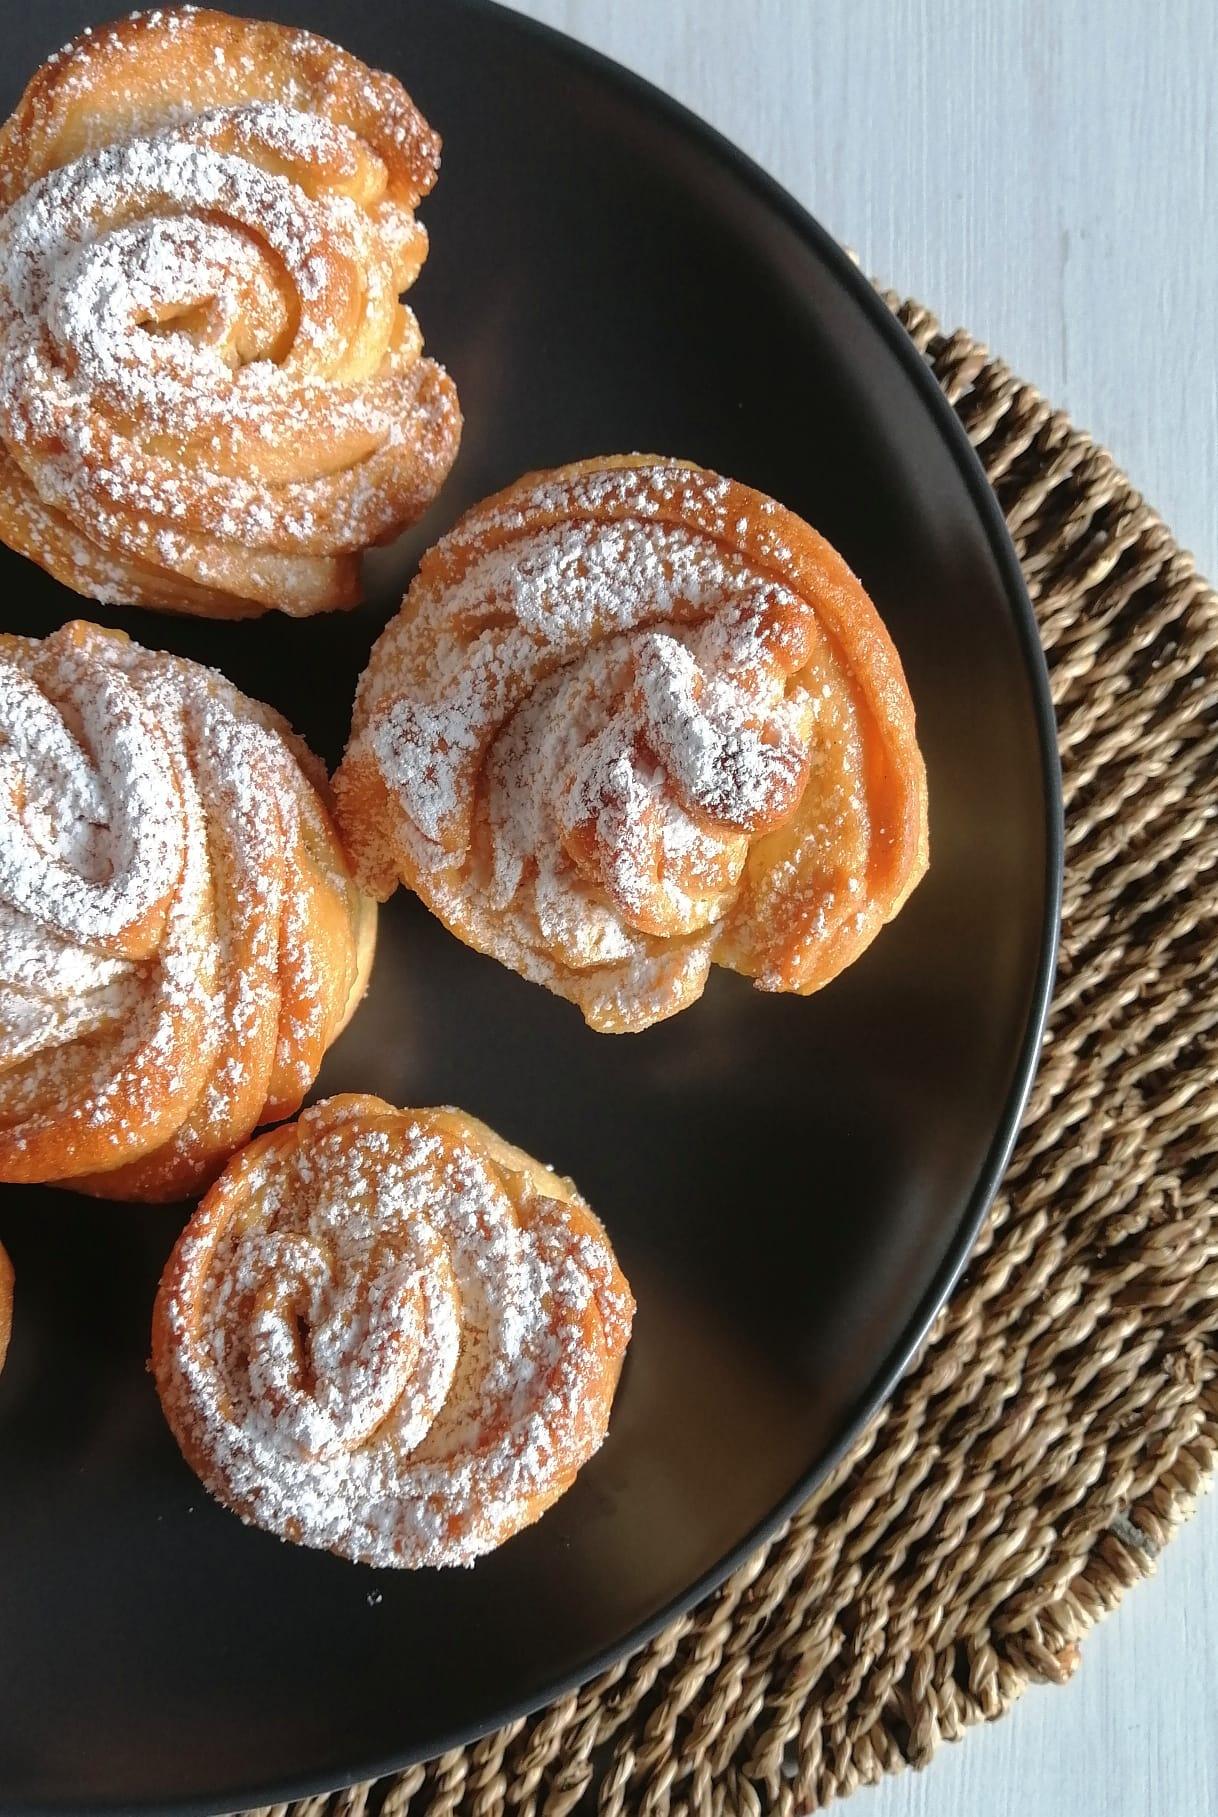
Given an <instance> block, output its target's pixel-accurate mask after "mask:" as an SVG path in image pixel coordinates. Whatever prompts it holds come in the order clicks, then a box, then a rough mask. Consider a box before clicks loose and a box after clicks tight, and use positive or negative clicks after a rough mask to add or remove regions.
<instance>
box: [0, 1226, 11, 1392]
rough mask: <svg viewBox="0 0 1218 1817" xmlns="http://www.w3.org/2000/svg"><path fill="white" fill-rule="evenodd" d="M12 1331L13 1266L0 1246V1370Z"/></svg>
mask: <svg viewBox="0 0 1218 1817" xmlns="http://www.w3.org/2000/svg"><path fill="white" fill-rule="evenodd" d="M12 1330H13V1264H12V1263H11V1262H10V1261H9V1259H8V1256H7V1254H6V1253H5V1250H4V1248H3V1246H2V1245H0V1369H3V1368H4V1359H5V1357H6V1356H7V1355H8V1341H9V1338H10V1337H11V1335H12Z"/></svg>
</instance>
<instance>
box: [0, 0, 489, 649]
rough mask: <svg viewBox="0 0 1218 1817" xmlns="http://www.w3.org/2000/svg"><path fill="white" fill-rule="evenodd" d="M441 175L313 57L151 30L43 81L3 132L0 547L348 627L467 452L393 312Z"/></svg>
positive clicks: (194, 600)
mask: <svg viewBox="0 0 1218 1817" xmlns="http://www.w3.org/2000/svg"><path fill="white" fill-rule="evenodd" d="M438 167H439V139H438V137H437V135H436V134H435V133H434V132H433V131H432V130H431V128H430V127H429V126H428V125H427V122H426V121H425V120H424V119H423V117H422V116H421V114H420V113H419V111H418V109H417V108H416V107H415V106H414V104H413V102H412V101H411V99H410V97H409V96H408V95H407V93H406V91H405V90H404V89H403V88H402V86H401V84H400V83H399V82H397V81H396V80H395V79H394V78H393V77H392V76H389V75H386V74H384V73H383V72H379V71H374V70H370V69H368V68H367V67H365V65H364V64H362V63H360V62H359V61H358V59H357V58H355V57H352V56H350V55H349V54H348V53H347V52H346V51H343V50H340V49H339V48H338V46H337V45H334V44H331V43H329V42H328V41H327V40H326V39H324V38H319V37H316V36H315V35H313V34H312V33H309V32H303V31H294V30H290V29H289V28H287V27H285V26H280V25H272V24H265V23H261V22H258V21H255V20H245V19H237V18H233V17H230V16H229V15H228V14H225V13H218V12H211V11H206V10H200V11H195V10H192V9H190V8H181V9H178V8H165V9H158V10H157V11H155V12H148V13H142V14H135V15H132V16H131V17H129V18H126V19H122V20H120V21H118V22H117V23H116V24H113V25H109V26H105V27H102V28H98V29H95V30H92V31H90V32H87V33H85V34H83V35H82V36H81V37H79V38H77V39H76V40H75V41H74V42H73V43H72V44H70V45H68V46H67V47H66V48H65V49H64V50H62V51H60V52H59V53H58V54H57V55H56V56H54V57H51V58H49V59H48V61H47V62H46V63H45V64H44V65H43V66H42V68H41V69H40V70H39V71H38V72H37V73H36V75H35V76H34V78H33V79H32V81H31V82H30V84H29V86H28V88H27V89H26V91H25V94H24V95H23V97H22V99H21V101H20V102H19V104H18V106H17V108H16V111H15V112H14V113H13V115H12V117H11V118H10V119H9V120H8V122H7V123H6V124H5V125H4V127H3V128H0V208H3V211H4V212H3V213H2V214H0V538H2V539H3V540H4V541H5V542H7V543H8V544H9V545H10V546H11V547H12V548H15V549H18V550H20V551H21V552H22V553H24V554H26V555H28V556H30V557H32V559H33V560H35V561H37V562H39V563H40V564H41V565H42V566H43V567H44V568H47V569H48V570H49V571H50V572H51V573H52V574H53V575H54V576H55V577H56V578H57V579H58V580H60V581H62V582H64V583H65V584H66V585H67V586H69V587H72V588H74V589H75V590H76V591H77V592H79V593H84V594H86V595H90V596H92V597H94V598H98V599H105V600H110V601H121V602H125V603H131V604H137V605H145V606H159V607H164V608H169V609H173V610H178V611H183V612H196V613H201V614H206V615H210V616H221V617H242V616H248V615H250V614H253V613H258V612H263V611H266V610H269V609H271V608H276V609H278V610H280V611H283V612H288V613H291V614H296V615H302V614H307V613H311V612H317V611H322V610H325V609H326V608H330V607H338V606H349V605H351V604H353V603H354V602H355V601H356V600H357V599H358V598H359V596H360V578H359V575H360V555H361V552H362V551H363V550H364V549H366V548H367V547H368V546H369V545H370V544H373V543H376V542H382V541H385V540H387V539H389V538H391V537H393V536H395V535H396V534H397V533H398V531H399V530H401V529H402V528H403V527H404V526H405V525H407V524H409V523H412V522H413V521H414V520H415V519H416V518H417V517H418V516H419V515H420V514H421V513H422V512H423V511H424V510H425V509H426V508H427V506H428V505H429V504H430V502H431V500H432V499H433V498H434V496H435V494H436V492H437V491H438V489H439V487H440V485H441V484H442V482H443V480H444V478H445V476H446V474H447V473H448V470H449V468H450V467H451V465H452V463H453V460H454V459H455V457H456V452H457V446H458V442H459V438H460V427H461V419H460V411H459V409H458V405H457V396H456V391H455V389H454V387H453V384H452V381H451V380H450V379H449V377H448V375H447V373H445V372H444V370H443V369H442V368H441V367H440V366H437V365H436V364H435V363H434V361H432V360H429V359H425V358H424V357H423V355H422V336H421V334H420V331H419V326H418V323H417V321H416V319H415V317H414V315H413V313H412V311H411V310H410V309H409V308H408V307H407V306H406V305H405V304H404V303H403V302H401V301H400V293H401V292H402V291H404V290H405V289H407V288H408V287H409V286H410V285H411V284H412V283H413V282H414V279H415V278H416V276H417V275H418V272H419V269H420V267H421V265H422V264H423V261H424V259H425V257H426V253H427V237H426V234H425V232H424V230H423V228H422V226H421V225H420V223H419V222H418V221H417V220H416V218H415V209H416V207H417V205H418V203H419V201H420V200H421V198H422V197H423V196H425V195H426V193H427V192H428V190H430V188H431V187H432V184H433V183H434V181H435V178H436V173H437V170H438Z"/></svg>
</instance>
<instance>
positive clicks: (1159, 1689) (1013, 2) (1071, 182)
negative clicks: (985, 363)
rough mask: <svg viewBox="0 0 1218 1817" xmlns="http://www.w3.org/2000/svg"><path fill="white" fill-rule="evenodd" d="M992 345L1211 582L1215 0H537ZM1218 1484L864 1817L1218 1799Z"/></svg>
mask: <svg viewBox="0 0 1218 1817" xmlns="http://www.w3.org/2000/svg"><path fill="white" fill-rule="evenodd" d="M517 4H518V5H519V6H520V10H522V11H525V12H529V13H531V14H533V15H534V16H535V17H537V18H540V19H544V20H546V21H547V22H548V23H549V24H551V25H556V26H558V27H560V28H561V29H563V30H565V31H568V32H570V33H572V34H573V35H574V36H575V37H578V38H583V39H584V40H585V41H587V42H588V43H590V44H594V45H596V46H597V48H598V49H600V50H603V51H606V52H608V54H609V55H610V56H613V57H616V58H617V59H618V61H619V62H622V63H626V64H628V65H629V66H630V67H631V68H632V69H635V70H637V71H638V72H639V73H640V74H641V75H644V76H647V77H649V78H650V79H651V80H652V81H653V82H656V83H658V84H659V85H660V86H661V87H662V88H665V89H667V90H668V91H669V93H671V94H673V95H676V96H677V97H678V99H680V100H682V101H684V102H685V103H686V104H687V105H688V106H690V107H692V108H693V109H694V110H695V112H697V113H700V114H702V115H703V116H704V117H705V118H706V119H708V120H710V121H711V122H712V123H713V124H714V125H715V126H717V127H718V128H719V129H720V130H721V131H722V132H725V133H726V134H727V135H728V136H729V137H730V138H732V139H734V140H735V141H736V143H737V144H739V145H741V146H742V147H743V148H744V149H745V150H746V151H748V152H750V153H751V154H752V155H753V157H755V158H757V159H758V160H759V162H760V163H762V164H764V165H765V166H766V167H767V169H769V170H770V171H771V172H772V173H773V174H774V175H775V176H777V177H778V178H779V179H780V181H781V182H783V183H785V184H786V186H787V187H788V188H789V189H791V190H792V191H793V192H794V193H795V194H796V195H797V196H799V198H800V199H801V200H802V201H803V202H805V203H806V204H807V205H808V206H809V207H810V208H811V209H812V210H813V212H814V213H815V214H817V215H818V216H819V217H820V219H821V220H822V221H823V222H824V223H825V225H826V226H828V227H829V228H831V229H832V230H833V231H834V232H835V233H836V234H837V235H838V236H839V238H841V239H842V240H844V241H846V242H847V243H848V244H850V245H852V246H853V247H855V249H856V250H857V251H858V252H859V254H860V255H861V257H862V260H863V264H864V267H865V269H866V270H868V271H869V272H871V273H873V274H874V275H876V276H880V277H882V278H884V279H885V281H887V282H890V283H891V284H893V285H894V286H896V287H898V288H900V289H902V290H903V291H905V292H906V293H907V294H911V295H914V296H917V297H919V298H920V299H921V300H922V301H923V302H925V303H927V304H928V305H930V306H931V307H932V308H933V309H935V310H936V312H937V313H938V314H939V315H940V317H941V319H942V320H943V321H944V322H945V323H947V324H949V325H953V326H954V325H957V324H959V325H963V326H965V327H967V328H969V329H970V330H971V331H972V332H973V333H974V334H978V335H981V336H982V337H983V338H985V339H986V340H987V341H988V343H989V344H990V346H992V347H993V348H994V349H996V350H997V351H999V352H1000V353H1001V354H1002V355H1003V357H1004V358H1005V359H1007V360H1008V361H1009V362H1010V363H1011V364H1012V365H1013V366H1014V367H1015V369H1016V370H1017V371H1018V372H1020V373H1021V374H1022V375H1023V376H1024V377H1025V378H1028V379H1031V380H1032V381H1033V382H1034V383H1036V384H1037V385H1039V386H1040V388H1041V389H1042V390H1043V391H1044V392H1045V393H1046V395H1047V396H1049V397H1050V398H1051V399H1052V400H1053V401H1054V403H1057V404H1061V405H1064V406H1065V407H1066V408H1067V409H1068V410H1069V411H1070V412H1071V414H1072V415H1073V417H1074V419H1075V421H1076V422H1078V423H1079V424H1080V425H1082V426H1084V427H1086V428H1088V429H1090V430H1091V431H1092V432H1093V433H1094V434H1096V435H1097V436H1098V437H1099V438H1100V439H1101V440H1102V441H1103V442H1104V443H1106V445H1107V446H1108V447H1109V448H1111V449H1112V450H1113V452H1114V454H1115V455H1116V456H1117V458H1118V460H1120V462H1121V463H1122V465H1123V466H1124V467H1125V468H1126V470H1127V471H1128V472H1129V474H1130V475H1131V476H1132V478H1133V480H1134V483H1135V484H1136V485H1137V486H1138V487H1139V488H1140V489H1141V490H1142V491H1143V492H1144V493H1145V494H1146V496H1147V497H1148V498H1149V499H1150V500H1151V501H1152V502H1153V503H1154V504H1155V505H1156V506H1157V507H1158V508H1159V510H1160V511H1161V512H1162V513H1163V514H1164V516H1165V517H1166V518H1167V520H1168V522H1169V523H1170V524H1171V525H1172V527H1173V528H1174V530H1175V531H1176V534H1177V536H1178V537H1179V538H1180V540H1181V541H1182V542H1183V543H1185V545H1186V546H1188V547H1190V548H1192V549H1193V550H1194V552H1195V553H1196V555H1197V558H1198V561H1199V563H1200V564H1201V566H1202V567H1203V569H1205V570H1206V571H1207V572H1208V573H1210V574H1218V487H1216V480H1218V460H1216V454H1218V432H1216V420H1218V417H1216V408H1215V405H1216V392H1215V372H1216V366H1215V358H1214V348H1215V326H1216V321H1218V308H1216V296H1218V190H1216V186H1215V185H1216V177H1215V170H1216V160H1218V108H1216V104H1215V94H1216V92H1218V83H1216V78H1218V7H1216V6H1215V5H1214V3H1213V0H1167V4H1165V5H1162V6H1160V5H1157V4H1154V3H1153V0H517ZM1216 1550H1218V1496H1213V1497H1211V1498H1210V1499H1209V1500H1208V1501H1207V1502H1206V1503H1205V1504H1203V1506H1202V1508H1201V1510H1200V1512H1199V1513H1198V1515H1197V1517H1196V1519H1195V1521H1194V1522H1193V1523H1192V1524H1191V1525H1190V1526H1189V1527H1187V1528H1186V1529H1185V1530H1184V1531H1183V1533H1182V1534H1181V1535H1180V1536H1179V1538H1178V1539H1177V1540H1176V1541H1175V1543H1174V1544H1173V1545H1172V1546H1171V1547H1170V1548H1169V1550H1168V1552H1167V1553H1166V1554H1165V1556H1164V1558H1163V1560H1162V1563H1161V1565H1160V1569H1159V1576H1158V1580H1157V1581H1154V1582H1151V1583H1149V1584H1146V1585H1143V1586H1141V1587H1140V1588H1139V1589H1137V1590H1135V1591H1134V1592H1133V1593H1132V1595H1131V1596H1130V1598H1129V1600H1128V1601H1127V1602H1126V1604H1125V1606H1124V1607H1123V1608H1122V1610H1121V1611H1120V1613H1119V1614H1118V1615H1116V1616H1115V1617H1114V1618H1111V1619H1110V1620H1109V1621H1107V1622H1105V1623H1104V1624H1103V1625H1102V1626H1101V1627H1100V1628H1098V1629H1097V1630H1096V1631H1095V1632H1094V1633H1093V1634H1092V1635H1091V1637H1090V1638H1089V1639H1088V1640H1087V1642H1086V1643H1085V1644H1084V1649H1083V1663H1082V1666H1081V1667H1080V1669H1079V1671H1078V1673H1077V1675H1076V1676H1075V1678H1074V1680H1073V1682H1072V1683H1071V1684H1070V1685H1069V1686H1068V1687H1067V1688H1066V1689H1064V1690H1044V1689H1037V1690H1033V1691H1030V1692H1029V1693H1028V1695H1027V1697H1026V1698H1025V1699H1024V1701H1023V1703H1022V1705H1021V1706H1020V1708H1019V1709H1017V1710H1016V1711H1014V1712H1013V1713H1012V1714H1011V1715H1010V1716H1008V1717H1007V1718H1005V1719H1004V1720H1003V1721H1002V1722H999V1723H996V1724H994V1725H993V1726H992V1727H990V1728H987V1729H984V1730H979V1731H975V1732H974V1733H973V1734H971V1735H969V1736H968V1737H967V1738H966V1740H965V1741H964V1742H963V1743H962V1744H961V1745H960V1746H959V1747H955V1748H946V1749H944V1750H942V1751H941V1752H940V1754H939V1755H938V1756H937V1758H936V1760H935V1762H934V1764H933V1766H932V1767H931V1768H930V1769H929V1771H928V1772H926V1773H924V1774H913V1775H911V1774H907V1775H905V1776H903V1777H902V1778H901V1779H899V1780H893V1781H890V1782H889V1783H888V1784H886V1785H885V1786H883V1787H882V1788H881V1789H879V1790H878V1791H874V1792H873V1791H866V1792H861V1793H860V1794H859V1795H858V1796H857V1799H856V1800H855V1801H854V1802H853V1803H852V1804H851V1805H850V1806H849V1809H850V1810H851V1811H852V1812H853V1811H857V1812H858V1817H1218V1558H1216V1556H1215V1553H1216Z"/></svg>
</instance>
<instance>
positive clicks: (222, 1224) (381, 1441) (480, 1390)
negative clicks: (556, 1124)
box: [152, 1096, 634, 1566]
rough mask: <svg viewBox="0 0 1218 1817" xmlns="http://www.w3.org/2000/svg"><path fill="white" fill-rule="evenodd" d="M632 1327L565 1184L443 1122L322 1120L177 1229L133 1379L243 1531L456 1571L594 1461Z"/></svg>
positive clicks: (625, 1291)
mask: <svg viewBox="0 0 1218 1817" xmlns="http://www.w3.org/2000/svg"><path fill="white" fill-rule="evenodd" d="M633 1311H634V1305H633V1301H632V1299H631V1297H630V1291H629V1288H628V1287H627V1285H626V1282H625V1280H624V1279H623V1277H622V1275H621V1272H620V1270H619V1269H618V1266H617V1263H616V1261H615V1260H614V1256H613V1252H612V1250H611V1249H610V1247H609V1243H608V1240H607V1238H606V1236H605V1233H604V1231H603V1230H602V1228H601V1226H600V1224H599V1222H598V1220H597V1219H596V1218H595V1217H594V1216H593V1214H592V1212H591V1211H590V1210H589V1208H588V1206H587V1205H586V1204H585V1203H584V1202H583V1200H582V1199H581V1198H580V1197H579V1195H578V1193H577V1192H576V1191H575V1188H574V1187H573V1186H572V1184H571V1182H570V1181H569V1180H563V1179H560V1178H559V1177H558V1176H557V1175H556V1174H553V1173H551V1171H550V1170H549V1169H548V1168H546V1167H543V1166H542V1165H541V1164H540V1163H539V1162H537V1161H534V1160H532V1159H531V1158H530V1157H529V1156H528V1155H527V1154H524V1153H523V1152H522V1151H521V1150H519V1149H516V1148H512V1147H510V1146H509V1145H508V1144H507V1143H506V1142H504V1141H502V1140H501V1139H500V1137H498V1136H496V1135H495V1134H494V1133H493V1132H492V1131H491V1130H489V1129H487V1128H486V1127H485V1125H484V1124H481V1123H478V1122H476V1121H475V1120H474V1119H473V1118H472V1117H467V1116H465V1115H463V1114H462V1113H461V1112H460V1111H456V1110H395V1109H393V1108H392V1107H391V1106H390V1105H388V1104H385V1103H382V1102H381V1100H380V1099H378V1098H372V1097H365V1096H352V1097H342V1098H332V1099H329V1100H328V1101H326V1102H324V1103H321V1104H317V1105H314V1106H312V1107H311V1108H310V1109H309V1110H306V1111H304V1112H303V1113H302V1114H301V1116H300V1118H299V1119H298V1121H297V1122H295V1123H293V1124H287V1125H285V1126H284V1127H282V1128H280V1129H276V1130H272V1131H270V1132H268V1133H267V1134H266V1135H263V1136H260V1137H259V1138H258V1139H257V1140H256V1141H254V1142H252V1143H251V1144H250V1145H249V1147H248V1148H247V1149H246V1150H245V1151H244V1153H242V1154H241V1155H239V1156H238V1157H237V1158H236V1159H235V1160H234V1161H233V1162H232V1163H231V1165H230V1166H229V1167H228V1169H227V1170H226V1171H225V1173H224V1174H223V1175H222V1176H221V1178H220V1179H219V1180H218V1181H217V1183H216V1185H215V1186H214V1187H213V1188H212V1190H211V1192H210V1193H209V1194H208V1196H207V1197H206V1199H205V1200H204V1201H203V1203H202V1205H201V1206H200V1207H199V1210H198V1211H197V1213H196V1214H195V1216H194V1218H193V1219H192V1220H191V1222H190V1224H189V1225H188V1226H187V1228H186V1230H185V1231H184V1232H183V1234H182V1237H181V1239H180V1241H179V1243H178V1246H177V1248H176V1249H175V1251H174V1253H173V1255H172V1256H171V1258H170V1261H169V1263H168V1266H167V1267H166V1270H165V1274H164V1278H163V1279H162V1282H161V1288H160V1293H159V1295H158V1298H157V1306H156V1313H155V1318H154V1322H153V1344H152V1361H153V1370H154V1373H155V1376H156V1381H157V1387H158V1390H159V1393H160V1396H161V1402H162V1405H163V1406H164V1409H165V1414H166V1417H167V1418H168V1421H169V1424H170V1426H171V1428H172V1430H173V1433H174V1436H175V1437H176V1439H177V1441H178V1444H179V1445H180V1447H181V1449H182V1453H183V1455H184V1457H185V1458H186V1461H187V1462H188V1463H189V1464H190V1466H191V1467H192V1469H193V1470H194V1471H195V1472H196V1474H197V1475H198V1476H199V1477H200V1478H201V1480H202V1481H203V1483H204V1484H205V1485H206V1486H207V1488H208V1489H210V1490H211V1491H212V1493H213V1494H214V1495H216V1496H217V1498H218V1499H219V1500H220V1501H222V1502H224V1503H225V1504H226V1506H228V1507H230V1508H232V1509H234V1510H235V1511H236V1512H237V1513H238V1514H240V1515H241V1516H242V1517H243V1519H245V1520H247V1521H248V1522H250V1523H251V1524H253V1525H256V1526H259V1527H264V1528H266V1529H268V1530H269V1531H270V1532H272V1533H277V1534H279V1535H280V1536H281V1537H282V1538H284V1539H290V1540H294V1541H297V1542H298V1543H300V1544H302V1545H308V1546H317V1547H322V1548H324V1549H327V1550H329V1551H332V1552H337V1553H340V1554H341V1555H342V1556H343V1557H346V1558H351V1559H355V1560H357V1561H360V1562H363V1563H366V1564H374V1565H401V1566H417V1565H452V1564H470V1563H472V1562H473V1560H474V1559H475V1558H477V1557H479V1556H480V1555H481V1554H482V1553H485V1552H488V1551H490V1550H491V1549H492V1548H493V1547H495V1546H497V1545H499V1544H501V1543H502V1541H504V1540H505V1539H507V1538H509V1537H510V1536H511V1535H512V1534H513V1533H516V1532H518V1531H519V1530H520V1529H521V1528H522V1527H524V1526H527V1525H529V1524H530V1523H531V1522H532V1521H534V1520H536V1519H537V1518H538V1516H539V1515H541V1514H542V1513H543V1512H544V1511H545V1510H546V1509H547V1508H548V1507H549V1506H550V1505H551V1504H552V1503H553V1502H554V1501H556V1500H557V1498H558V1497H559V1496H560V1495H562V1494H563V1492H564V1491H565V1490H566V1489H568V1488H569V1487H570V1485H571V1483H572V1482H573V1480H574V1478H575V1475H576V1473H577V1471H578V1470H579V1469H580V1468H581V1466H582V1465H583V1464H584V1463H585V1462H586V1461H587V1460H588V1458H589V1457H590V1456H591V1455H592V1453H593V1452H594V1451H596V1450H597V1448H598V1447H599V1445H600V1444H601V1441H602V1440H603V1438H604V1436H605V1432H606V1429H607V1425H608V1420H609V1410H610V1405H611V1403H612V1399H613V1394H614V1390H615V1388H616V1385H617V1379H618V1374H619V1372H620V1369H621V1363H622V1357H623V1354H624V1352H625V1349H626V1344H627V1342H628V1340H629V1336H630V1324H631V1319H632V1316H633Z"/></svg>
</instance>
